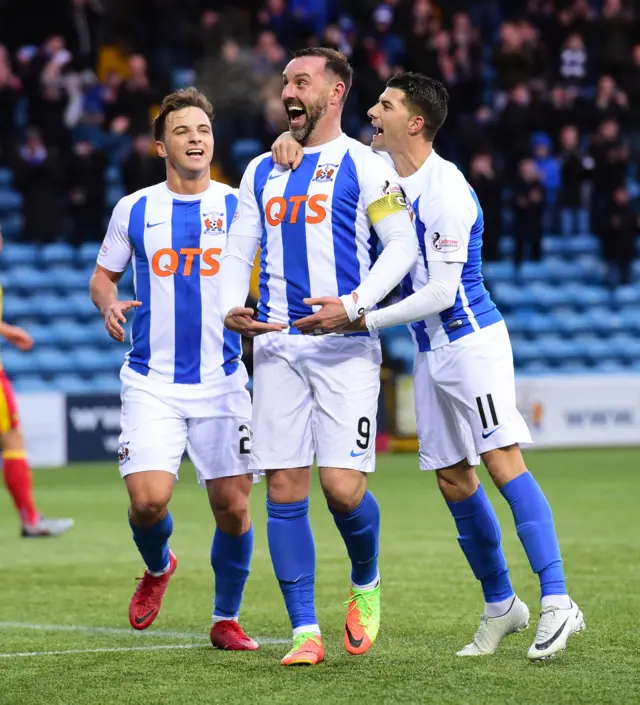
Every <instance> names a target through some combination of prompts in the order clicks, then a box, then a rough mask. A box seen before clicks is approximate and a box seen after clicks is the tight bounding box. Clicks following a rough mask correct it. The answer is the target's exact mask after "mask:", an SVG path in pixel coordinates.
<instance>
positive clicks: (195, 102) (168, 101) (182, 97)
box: [153, 87, 214, 141]
mask: <svg viewBox="0 0 640 705" xmlns="http://www.w3.org/2000/svg"><path fill="white" fill-rule="evenodd" d="M184 108H200V109H201V110H202V111H204V113H205V114H206V116H207V117H208V118H209V122H213V112H214V111H213V106H212V105H211V103H210V102H209V99H208V98H207V96H206V95H204V93H200V91H199V90H198V89H197V88H193V87H192V88H181V89H180V90H178V91H174V92H173V93H169V95H168V96H165V98H164V100H163V101H162V105H161V106H160V112H159V113H158V115H157V117H156V119H155V120H154V121H153V136H154V138H155V139H156V140H157V141H159V140H162V139H163V138H164V126H165V123H166V122H167V116H168V115H169V113H175V111H176V110H184Z"/></svg>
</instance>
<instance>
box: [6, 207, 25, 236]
mask: <svg viewBox="0 0 640 705" xmlns="http://www.w3.org/2000/svg"><path fill="white" fill-rule="evenodd" d="M23 226H24V218H23V217H22V214H21V213H18V212H14V213H8V214H6V215H4V216H3V217H2V235H3V236H4V239H5V240H6V241H7V242H8V241H10V240H17V239H18V238H19V237H20V235H21V233H22V229H23Z"/></svg>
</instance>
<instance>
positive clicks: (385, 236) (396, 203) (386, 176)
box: [340, 150, 418, 320]
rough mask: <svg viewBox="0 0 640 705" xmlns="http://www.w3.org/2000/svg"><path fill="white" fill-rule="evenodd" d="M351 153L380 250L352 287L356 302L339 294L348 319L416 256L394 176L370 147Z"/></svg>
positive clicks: (382, 291)
mask: <svg viewBox="0 0 640 705" xmlns="http://www.w3.org/2000/svg"><path fill="white" fill-rule="evenodd" d="M354 156H356V157H357V158H356V159H354V161H355V164H356V169H357V172H358V180H359V183H360V189H361V194H362V196H361V198H362V200H363V205H364V207H365V208H366V211H367V216H368V218H369V222H370V223H371V225H372V226H373V227H374V228H375V231H376V233H377V235H378V237H379V238H380V242H381V243H382V246H383V250H382V253H381V255H380V257H379V258H378V260H377V261H376V263H375V264H374V265H373V267H372V268H371V271H370V272H369V275H368V276H367V278H366V279H365V280H364V281H363V282H362V283H361V284H360V286H358V288H357V289H356V290H355V291H356V294H357V296H358V301H357V304H354V303H353V297H352V296H351V294H346V295H345V296H342V297H340V298H341V300H342V302H343V304H344V306H345V310H346V312H347V314H348V316H349V319H350V320H355V319H356V318H357V317H359V316H361V315H362V314H363V313H366V312H367V311H369V310H370V309H371V308H373V307H374V306H375V305H376V304H377V303H378V301H380V300H381V299H383V298H384V297H385V296H386V295H387V294H388V293H389V292H390V291H391V290H392V289H393V288H394V287H395V286H396V285H397V284H398V283H399V282H400V281H401V280H402V279H403V277H404V276H405V275H406V274H407V272H408V271H409V270H410V269H411V267H413V265H414V264H415V262H416V260H417V258H418V241H417V238H416V235H415V230H414V227H413V224H412V222H411V217H410V214H409V209H408V206H407V202H406V197H405V195H404V192H403V191H402V188H401V187H400V185H399V177H398V175H397V174H396V172H395V171H394V170H393V169H392V168H391V167H390V166H389V164H387V162H385V161H384V159H382V157H380V156H379V155H377V154H375V153H374V152H373V151H371V150H366V151H364V152H361V153H360V154H358V155H354Z"/></svg>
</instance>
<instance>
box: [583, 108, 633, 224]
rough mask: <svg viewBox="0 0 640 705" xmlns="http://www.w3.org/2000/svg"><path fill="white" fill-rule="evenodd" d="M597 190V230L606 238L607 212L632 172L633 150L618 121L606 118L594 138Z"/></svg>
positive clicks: (594, 214)
mask: <svg viewBox="0 0 640 705" xmlns="http://www.w3.org/2000/svg"><path fill="white" fill-rule="evenodd" d="M591 156H592V157H593V177H592V180H593V192H592V194H591V208H592V210H591V222H592V224H593V228H594V231H595V232H596V234H597V235H599V236H600V237H601V238H603V237H605V230H606V227H607V225H606V224H607V213H608V208H609V205H610V203H611V200H612V197H613V192H614V191H615V190H616V189H618V188H619V187H621V186H624V185H625V181H626V178H627V174H628V171H629V149H628V147H627V146H626V145H625V144H624V142H623V141H622V138H621V135H620V125H619V123H618V122H616V120H613V119H607V120H604V121H603V122H602V123H601V124H600V126H599V128H598V131H597V132H596V134H595V135H593V137H592V139H591Z"/></svg>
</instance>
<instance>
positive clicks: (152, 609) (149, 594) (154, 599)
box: [129, 551, 178, 630]
mask: <svg viewBox="0 0 640 705" xmlns="http://www.w3.org/2000/svg"><path fill="white" fill-rule="evenodd" d="M177 565H178V559H177V558H176V557H175V555H174V554H173V552H172V551H169V570H167V572H166V573H164V574H163V575H157V576H156V575H151V574H150V573H149V571H148V570H145V571H144V575H143V576H142V578H139V580H140V582H139V583H138V587H137V588H136V591H135V592H134V593H133V597H132V598H131V602H130V603H129V624H130V625H131V626H132V627H133V628H134V629H139V630H141V629H146V628H147V627H148V626H149V625H150V624H152V623H153V620H154V619H155V618H156V617H157V616H158V612H160V607H161V606H162V598H163V597H164V593H165V590H166V589H167V585H168V584H169V579H170V578H171V576H172V575H173V574H174V573H175V572H176V567H177Z"/></svg>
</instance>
